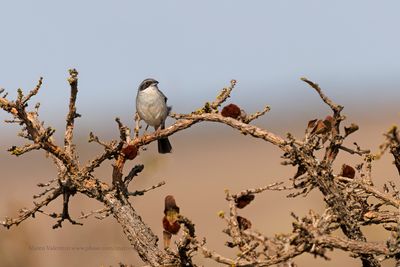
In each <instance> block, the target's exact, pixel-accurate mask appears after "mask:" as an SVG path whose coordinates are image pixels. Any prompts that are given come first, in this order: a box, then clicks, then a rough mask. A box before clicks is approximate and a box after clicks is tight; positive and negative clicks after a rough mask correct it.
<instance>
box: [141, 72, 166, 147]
mask: <svg viewBox="0 0 400 267" xmlns="http://www.w3.org/2000/svg"><path fill="white" fill-rule="evenodd" d="M157 85H158V81H156V80H154V79H151V78H149V79H145V80H144V81H143V82H142V83H141V84H140V85H139V89H138V93H137V96H136V111H137V113H138V114H139V117H140V118H141V119H142V120H144V121H145V122H146V123H147V125H150V126H153V127H154V129H155V130H156V131H157V130H160V129H164V128H165V120H166V119H167V116H168V114H169V112H170V111H171V107H169V106H167V97H166V96H165V95H164V94H163V93H162V92H161V91H160V90H159V89H158V86H157ZM171 150H172V146H171V144H170V142H169V140H168V138H160V139H158V152H159V153H161V154H164V153H170V152H171Z"/></svg>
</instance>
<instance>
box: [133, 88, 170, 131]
mask: <svg viewBox="0 0 400 267" xmlns="http://www.w3.org/2000/svg"><path fill="white" fill-rule="evenodd" d="M136 110H137V112H138V113H139V116H140V118H141V119H142V120H144V121H145V122H146V123H147V124H148V125H150V126H153V127H155V128H158V127H159V126H160V125H161V124H162V123H163V122H164V121H165V119H166V118H167V116H168V108H167V104H166V103H165V99H164V96H163V95H162V94H161V93H160V91H159V90H158V88H157V87H155V86H150V87H148V88H146V89H145V90H142V91H139V92H138V97H137V98H136Z"/></svg>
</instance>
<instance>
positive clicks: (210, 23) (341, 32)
mask: <svg viewBox="0 0 400 267" xmlns="http://www.w3.org/2000/svg"><path fill="white" fill-rule="evenodd" d="M0 10H1V11H0V12H1V13H0V29H1V42H0V48H1V49H0V87H3V88H6V89H7V90H8V91H9V92H10V93H11V95H14V91H15V89H16V88H18V87H21V88H23V89H24V90H29V89H31V88H32V87H33V86H34V85H35V83H36V81H37V79H38V77H39V76H44V78H45V81H44V85H43V90H42V92H41V94H40V96H38V98H37V99H38V100H39V101H41V102H42V107H43V110H42V113H43V112H45V113H46V114H44V115H43V116H45V118H48V119H50V120H52V118H53V117H54V116H55V115H57V116H58V115H61V114H64V113H65V111H66V107H67V99H68V86H67V83H66V77H67V69H68V68H70V67H75V68H77V69H78V71H79V72H80V92H79V99H78V109H79V110H78V111H80V112H81V113H83V114H84V115H85V116H86V118H87V119H88V120H91V121H98V122H99V121H101V120H107V121H109V120H112V119H113V118H114V117H115V116H121V117H123V118H125V119H129V118H130V117H129V116H130V114H131V112H133V110H134V98H135V95H136V90H137V86H138V84H139V83H140V82H141V80H143V79H144V78H147V77H154V78H156V79H158V80H159V81H160V88H161V89H162V90H163V91H164V93H165V94H166V95H167V96H168V98H169V102H170V103H171V104H172V105H173V107H174V110H175V111H177V112H180V111H182V112H183V111H191V110H193V109H194V107H196V106H198V105H200V104H202V103H203V102H204V101H206V100H208V99H211V98H213V97H214V96H215V94H216V92H217V90H219V89H220V88H222V87H223V86H225V85H228V84H229V80H230V79H232V78H235V79H237V80H238V81H239V86H238V89H237V92H235V95H234V96H233V98H232V101H236V102H237V103H240V104H242V105H244V106H247V107H248V108H249V109H250V110H251V111H253V110H255V109H258V108H261V107H262V106H263V104H264V103H267V104H271V105H272V107H273V108H274V105H277V106H278V107H279V106H282V104H288V103H291V104H290V105H294V106H296V105H300V106H299V110H300V109H301V108H307V107H308V106H309V105H310V103H319V102H318V99H317V98H316V97H315V95H313V93H312V92H310V90H309V89H308V88H307V87H306V86H305V85H304V84H303V83H302V82H300V81H299V78H300V77H302V76H307V77H309V78H310V79H312V80H314V81H316V82H318V83H319V84H321V86H322V87H323V88H325V90H326V92H327V93H328V94H329V95H331V96H332V97H334V98H335V99H338V101H339V102H341V103H344V104H347V105H348V104H349V103H352V102H353V103H354V102H355V101H356V100H357V102H359V103H369V104H371V105H374V103H375V106H376V107H379V106H380V105H383V104H385V105H386V106H387V105H396V103H397V102H398V99H399V96H400V93H399V91H400V75H399V71H400V50H399V47H400V35H399V34H398V32H399V25H400V16H399V15H398V14H399V11H400V2H399V1H370V0H364V1H342V0H339V1H311V0H301V1H285V0H282V1H261V0H260V1H231V0H220V1H209V0H207V1H196V2H194V1H177V0H175V1H171V0H170V1H132V0H130V1H104V0H96V1H76V0H71V1H41V0H38V1H2V3H1V4H0ZM289 107H290V106H289ZM278 110H279V108H278ZM283 110H284V109H282V111H283ZM286 110H288V111H290V108H289V109H287V108H286ZM46 116H47V117H46ZM0 118H5V115H4V113H2V114H0Z"/></svg>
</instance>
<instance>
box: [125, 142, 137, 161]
mask: <svg viewBox="0 0 400 267" xmlns="http://www.w3.org/2000/svg"><path fill="white" fill-rule="evenodd" d="M121 152H122V154H124V155H125V158H126V159H129V160H133V159H134V158H136V156H137V154H138V149H137V147H136V146H133V145H128V146H126V147H124V148H123V149H122V151H121Z"/></svg>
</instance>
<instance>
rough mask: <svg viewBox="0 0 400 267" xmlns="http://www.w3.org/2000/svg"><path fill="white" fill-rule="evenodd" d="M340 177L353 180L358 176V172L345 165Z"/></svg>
mask: <svg viewBox="0 0 400 267" xmlns="http://www.w3.org/2000/svg"><path fill="white" fill-rule="evenodd" d="M340 176H343V177H347V178H351V179H353V178H354V177H355V176H356V170H355V169H354V168H353V167H351V166H349V165H346V164H343V165H342V171H341V172H340Z"/></svg>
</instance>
